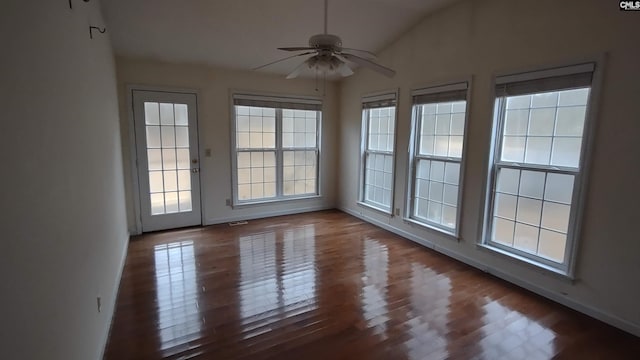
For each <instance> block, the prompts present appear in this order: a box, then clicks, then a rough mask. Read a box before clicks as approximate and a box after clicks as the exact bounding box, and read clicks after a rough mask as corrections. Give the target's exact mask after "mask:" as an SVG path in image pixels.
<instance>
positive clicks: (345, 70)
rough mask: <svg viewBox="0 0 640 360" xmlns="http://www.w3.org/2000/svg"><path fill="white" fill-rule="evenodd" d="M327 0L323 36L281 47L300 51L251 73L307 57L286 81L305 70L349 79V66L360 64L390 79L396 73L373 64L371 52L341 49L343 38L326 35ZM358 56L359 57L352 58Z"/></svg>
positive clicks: (350, 70) (350, 72)
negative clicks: (305, 43)
mask: <svg viewBox="0 0 640 360" xmlns="http://www.w3.org/2000/svg"><path fill="white" fill-rule="evenodd" d="M327 3H328V0H324V33H323V34H317V35H313V36H312V37H311V38H309V46H300V47H281V48H278V50H284V51H292V52H300V53H298V54H295V55H291V56H287V57H285V58H283V59H279V60H276V61H273V62H270V63H268V64H264V65H262V66H258V67H257V68H254V69H253V70H259V69H262V68H264V67H267V66H270V65H273V64H276V63H279V62H281V61H285V60H288V59H291V58H296V57H300V56H308V57H307V59H305V60H304V62H302V63H301V64H300V65H298V66H297V67H296V68H294V69H293V71H292V72H291V73H289V75H287V79H294V78H296V77H298V75H300V73H301V72H302V71H303V70H305V68H308V69H315V71H316V75H317V73H318V72H321V73H323V74H324V75H326V74H327V73H334V72H335V73H338V74H339V75H340V76H342V77H346V76H350V75H352V74H353V70H352V69H351V67H349V65H348V63H352V64H356V65H360V66H363V67H366V68H369V69H371V70H373V71H376V72H378V73H380V74H382V75H385V76H388V77H393V76H394V75H395V74H396V72H395V71H394V70H392V69H390V68H388V67H385V66H382V65H380V64H378V63H375V62H374V61H373V60H375V58H376V56H375V54H373V53H372V52H369V51H366V50H358V49H350V48H345V47H342V39H340V37H339V36H337V35H332V34H329V33H327V8H328V4H327ZM354 53H357V54H358V55H355V54H354Z"/></svg>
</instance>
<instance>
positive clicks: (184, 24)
mask: <svg viewBox="0 0 640 360" xmlns="http://www.w3.org/2000/svg"><path fill="white" fill-rule="evenodd" d="M455 1H457V0H330V1H329V12H328V14H329V16H328V32H329V33H333V34H336V35H339V36H340V37H341V38H342V40H343V46H345V47H349V48H357V49H364V50H368V51H372V52H374V53H375V52H379V51H380V50H382V49H383V48H384V47H385V46H387V45H388V44H390V43H391V42H392V41H394V40H395V39H397V38H398V37H399V36H400V35H401V34H403V33H404V32H406V31H407V30H409V29H410V28H411V27H412V26H414V25H415V24H416V23H418V22H419V21H420V20H421V19H422V18H424V17H425V16H426V15H427V14H428V13H430V12H433V11H435V10H437V9H439V8H442V7H444V6H447V5H449V4H451V3H453V2H455ZM102 7H103V12H104V16H105V21H106V25H107V27H108V29H109V31H110V34H111V38H112V41H113V46H114V49H115V52H116V54H118V55H122V56H130V57H142V58H150V59H157V60H162V61H169V62H179V63H196V64H208V65H212V66H216V67H224V68H233V69H251V68H254V67H257V66H259V65H262V64H265V63H268V62H271V61H274V60H277V59H280V58H283V57H286V56H287V55H289V54H288V53H285V52H283V51H279V50H276V48H277V47H284V46H306V45H307V42H308V39H309V37H310V36H311V35H313V34H318V33H322V32H323V26H324V20H323V16H324V1H323V0H181V1H177V0H105V1H102ZM301 61H302V60H300V59H291V60H287V61H283V62H281V63H278V64H275V65H272V66H269V67H267V68H265V69H263V70H261V71H264V72H271V73H277V74H286V73H287V72H288V71H290V70H291V69H292V68H293V67H295V66H296V65H297V64H298V63H300V62H301Z"/></svg>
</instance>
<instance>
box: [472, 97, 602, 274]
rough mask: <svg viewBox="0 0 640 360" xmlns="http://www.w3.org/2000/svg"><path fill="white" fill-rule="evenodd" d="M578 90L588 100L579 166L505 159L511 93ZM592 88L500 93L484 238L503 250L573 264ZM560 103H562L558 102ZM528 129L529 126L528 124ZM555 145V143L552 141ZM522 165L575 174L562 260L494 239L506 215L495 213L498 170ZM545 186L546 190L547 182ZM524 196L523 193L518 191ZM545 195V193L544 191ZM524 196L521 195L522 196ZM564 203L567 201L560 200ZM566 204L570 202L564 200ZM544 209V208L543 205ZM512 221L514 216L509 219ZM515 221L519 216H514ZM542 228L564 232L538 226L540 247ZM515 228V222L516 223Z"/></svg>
mask: <svg viewBox="0 0 640 360" xmlns="http://www.w3.org/2000/svg"><path fill="white" fill-rule="evenodd" d="M574 90H586V100H585V105H584V118H583V120H582V135H581V136H580V149H579V152H578V158H577V164H576V166H575V167H571V166H561V165H542V164H535V163H525V162H524V156H523V162H513V161H504V160H502V159H501V156H502V149H503V145H504V144H503V140H504V132H505V127H506V124H505V118H506V116H505V115H506V114H505V111H506V105H507V104H506V103H507V98H508V97H521V96H532V97H533V95H538V94H546V93H554V92H556V93H559V94H560V93H562V92H570V91H574ZM591 92H592V86H591V85H589V86H583V85H581V86H573V87H565V88H560V89H557V90H553V91H549V90H545V91H540V92H531V93H527V94H518V95H514V96H509V95H503V96H496V100H495V102H496V107H495V108H496V117H497V122H496V134H495V136H496V141H495V149H494V152H493V154H494V155H493V169H492V170H491V177H490V184H491V187H490V189H491V193H490V195H491V197H490V199H489V200H490V201H489V206H488V216H487V218H486V222H487V223H486V227H487V230H488V231H487V233H486V234H485V238H484V242H485V243H487V244H489V245H491V246H494V247H496V248H499V249H501V250H504V251H506V252H509V253H513V254H515V255H519V256H522V257H524V258H527V259H531V260H533V261H536V262H538V263H540V264H543V265H549V266H551V267H553V268H556V269H559V270H563V271H566V270H568V268H569V262H570V260H571V259H570V257H571V256H572V247H573V246H574V245H573V244H574V241H575V239H574V234H575V231H576V217H577V213H578V209H577V206H578V205H577V204H576V202H577V201H576V200H577V194H578V193H579V191H580V187H581V185H582V175H583V174H582V172H581V168H582V162H583V158H584V155H585V146H586V144H585V143H586V138H587V135H588V134H587V131H588V130H587V129H588V126H589V125H588V121H589V107H590V101H591ZM559 98H560V95H558V102H559ZM558 105H559V104H558ZM573 106H574V105H567V106H565V107H573ZM561 107H563V106H560V105H559V106H557V107H556V108H561ZM528 121H530V119H528ZM556 123H557V109H556V117H555V119H554V126H553V131H554V134H555V131H556V128H557V125H556ZM527 129H528V126H527ZM552 146H553V143H552ZM552 152H553V150H551V153H552ZM509 168H511V169H518V170H519V171H520V172H522V171H540V172H545V181H546V179H547V177H548V175H549V174H565V175H571V176H573V183H572V192H571V203H570V205H569V214H568V222H567V232H566V234H565V239H564V241H565V242H564V252H563V253H564V257H563V260H562V262H558V261H554V260H551V259H550V258H549V257H545V256H541V255H538V254H532V253H530V252H526V251H522V250H520V249H518V248H515V247H511V246H508V245H503V244H502V243H500V242H496V241H493V238H494V232H495V225H494V222H495V219H496V218H498V219H502V218H501V217H498V216H496V215H495V212H496V186H497V182H498V179H497V176H498V172H499V171H500V170H501V169H509ZM544 189H545V191H546V183H545V186H544ZM518 196H520V195H518ZM543 196H544V194H543ZM520 197H521V196H520ZM544 201H546V202H549V203H554V202H553V201H548V200H544ZM560 204H563V203H560ZM563 205H566V204H563ZM542 210H543V208H542ZM516 211H517V205H516ZM509 221H511V220H509ZM541 221H542V216H541V218H540V222H541ZM514 223H515V220H514ZM540 230H545V231H550V232H554V233H560V234H562V233H561V232H559V231H557V230H554V229H548V228H543V227H541V226H540V227H538V242H537V248H538V249H539V246H540V236H541V235H540V233H541V231H540ZM514 231H515V226H514ZM513 241H515V235H514V240H513Z"/></svg>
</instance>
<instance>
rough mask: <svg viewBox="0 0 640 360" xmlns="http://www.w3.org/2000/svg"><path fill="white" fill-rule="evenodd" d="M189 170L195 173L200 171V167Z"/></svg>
mask: <svg viewBox="0 0 640 360" xmlns="http://www.w3.org/2000/svg"><path fill="white" fill-rule="evenodd" d="M191 172H192V173H194V174H197V173H199V172H200V169H199V168H193V169H191Z"/></svg>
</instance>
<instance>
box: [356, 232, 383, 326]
mask: <svg viewBox="0 0 640 360" xmlns="http://www.w3.org/2000/svg"><path fill="white" fill-rule="evenodd" d="M363 247H364V251H363V253H364V271H365V276H364V278H363V283H364V284H363V287H362V308H363V310H364V318H365V319H366V320H367V324H368V326H369V327H372V328H374V330H375V333H376V334H379V335H384V336H385V337H386V331H387V325H386V322H387V321H388V320H389V317H388V316H387V315H388V313H389V311H388V309H387V307H388V304H387V298H386V296H387V281H388V277H387V275H388V270H389V251H388V249H387V247H386V246H385V245H381V244H380V243H379V242H377V241H375V240H370V239H366V240H364V242H363Z"/></svg>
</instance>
